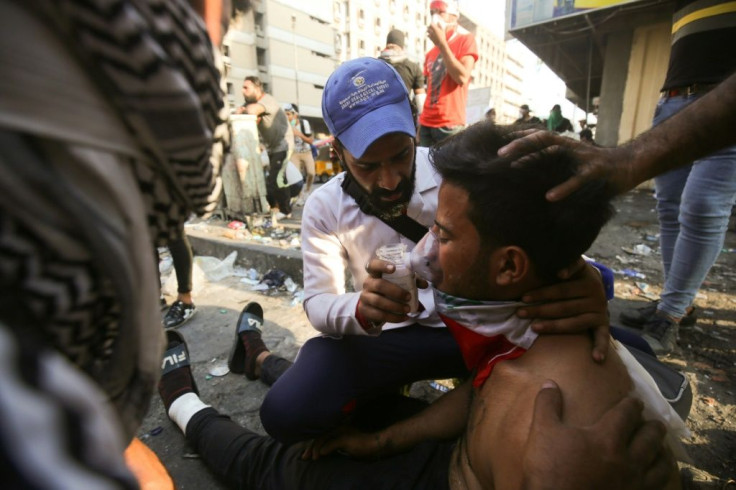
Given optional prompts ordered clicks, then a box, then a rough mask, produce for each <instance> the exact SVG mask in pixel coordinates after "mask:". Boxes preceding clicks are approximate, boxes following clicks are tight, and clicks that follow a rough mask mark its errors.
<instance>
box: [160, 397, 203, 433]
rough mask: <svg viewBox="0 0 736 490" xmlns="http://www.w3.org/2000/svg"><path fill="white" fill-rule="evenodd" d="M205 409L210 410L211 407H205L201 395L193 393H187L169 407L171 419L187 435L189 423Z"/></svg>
mask: <svg viewBox="0 0 736 490" xmlns="http://www.w3.org/2000/svg"><path fill="white" fill-rule="evenodd" d="M205 408H210V405H205V404H204V402H203V401H202V400H201V399H200V398H199V395H197V394H196V393H193V392H192V393H187V394H185V395H182V396H180V397H179V398H177V399H176V400H174V401H173V403H172V404H171V406H170V407H169V418H170V419H171V420H172V421H173V422H174V423H175V424H176V425H178V426H179V428H180V429H181V431H182V432H183V433H184V434H186V433H187V424H188V423H189V421H190V420H192V417H194V415H195V414H196V413H197V412H199V411H201V410H204V409H205Z"/></svg>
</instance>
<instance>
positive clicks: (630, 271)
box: [613, 269, 647, 279]
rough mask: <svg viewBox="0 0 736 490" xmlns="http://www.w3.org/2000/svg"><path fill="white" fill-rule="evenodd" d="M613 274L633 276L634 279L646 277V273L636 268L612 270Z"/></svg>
mask: <svg viewBox="0 0 736 490" xmlns="http://www.w3.org/2000/svg"><path fill="white" fill-rule="evenodd" d="M613 272H614V273H615V274H622V275H624V276H626V277H633V278H635V279H646V278H647V276H646V274H642V273H641V272H639V271H637V270H636V269H623V270H614V271H613Z"/></svg>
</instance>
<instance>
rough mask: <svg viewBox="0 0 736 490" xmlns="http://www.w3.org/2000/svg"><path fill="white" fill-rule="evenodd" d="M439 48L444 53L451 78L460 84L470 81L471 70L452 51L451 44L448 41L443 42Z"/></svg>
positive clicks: (444, 61)
mask: <svg viewBox="0 0 736 490" xmlns="http://www.w3.org/2000/svg"><path fill="white" fill-rule="evenodd" d="M439 49H440V52H441V53H442V61H443V63H444V64H445V68H446V69H447V74H448V75H450V78H452V79H453V80H454V81H455V83H457V84H458V85H465V84H467V83H468V82H470V70H468V69H467V67H466V66H465V65H464V64H463V62H462V60H459V59H457V58H456V57H455V53H453V52H452V50H451V49H450V46H449V45H448V44H447V43H443V44H441V45H440V46H439Z"/></svg>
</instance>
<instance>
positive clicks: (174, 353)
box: [161, 330, 199, 395]
mask: <svg viewBox="0 0 736 490" xmlns="http://www.w3.org/2000/svg"><path fill="white" fill-rule="evenodd" d="M172 344H173V345H172ZM166 345H167V346H170V347H168V349H167V350H166V352H164V357H163V361H162V362H161V377H162V378H163V376H165V375H166V374H168V373H170V372H172V371H174V370H176V369H179V368H183V367H189V369H190V372H191V365H190V364H189V349H188V348H187V343H186V341H185V340H184V337H183V336H182V334H180V333H179V332H177V331H176V330H167V331H166ZM192 389H193V390H194V392H195V393H196V394H197V395H199V389H197V383H195V382H194V376H192Z"/></svg>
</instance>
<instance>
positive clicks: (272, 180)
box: [266, 151, 291, 214]
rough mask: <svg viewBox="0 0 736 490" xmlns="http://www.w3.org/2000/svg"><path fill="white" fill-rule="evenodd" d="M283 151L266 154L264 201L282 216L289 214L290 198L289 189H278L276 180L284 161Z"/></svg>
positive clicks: (284, 153)
mask: <svg viewBox="0 0 736 490" xmlns="http://www.w3.org/2000/svg"><path fill="white" fill-rule="evenodd" d="M286 153H287V152H285V151H277V152H275V153H269V154H268V178H266V200H267V201H268V205H269V206H271V207H278V208H279V211H281V212H282V213H284V214H291V196H290V195H289V189H288V188H286V187H279V186H278V183H277V178H278V175H279V172H280V171H281V167H282V166H283V165H284V160H286Z"/></svg>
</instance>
